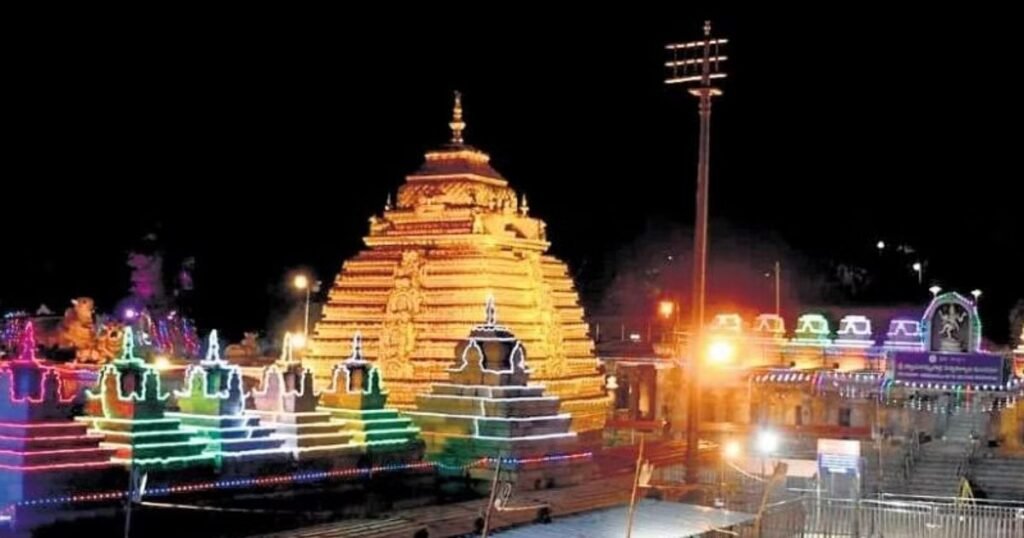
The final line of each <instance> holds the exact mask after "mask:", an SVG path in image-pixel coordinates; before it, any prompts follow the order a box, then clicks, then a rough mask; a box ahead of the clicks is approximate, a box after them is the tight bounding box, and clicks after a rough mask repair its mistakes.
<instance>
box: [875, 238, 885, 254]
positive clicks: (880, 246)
mask: <svg viewBox="0 0 1024 538" xmlns="http://www.w3.org/2000/svg"><path fill="white" fill-rule="evenodd" d="M875 247H876V248H878V253H879V254H881V253H882V251H883V250H885V241H879V242H878V243H876V244H875Z"/></svg>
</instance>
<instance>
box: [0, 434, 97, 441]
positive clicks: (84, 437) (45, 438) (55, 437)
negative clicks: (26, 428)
mask: <svg viewBox="0 0 1024 538" xmlns="http://www.w3.org/2000/svg"><path fill="white" fill-rule="evenodd" d="M102 438H103V436H102V435H89V434H83V435H49V436H41V437H13V436H10V435H0V441H68V440H71V439H77V440H80V441H85V440H90V439H102Z"/></svg>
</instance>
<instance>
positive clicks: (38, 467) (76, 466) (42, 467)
mask: <svg viewBox="0 0 1024 538" xmlns="http://www.w3.org/2000/svg"><path fill="white" fill-rule="evenodd" d="M110 466H113V464H112V463H111V462H109V461H98V462H89V463H55V464H51V465H25V466H22V465H0V469H4V470H7V471H23V472H33V471H56V470H59V469H89V468H92V467H110Z"/></svg>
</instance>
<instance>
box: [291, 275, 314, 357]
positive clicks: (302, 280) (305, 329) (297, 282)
mask: <svg viewBox="0 0 1024 538" xmlns="http://www.w3.org/2000/svg"><path fill="white" fill-rule="evenodd" d="M292 285H293V286H295V289H297V290H299V291H305V292H306V317H305V318H304V319H303V322H302V336H303V345H305V339H306V337H308V336H309V291H310V290H309V288H310V286H309V277H308V276H306V275H303V274H298V275H295V278H294V279H293V280H292Z"/></svg>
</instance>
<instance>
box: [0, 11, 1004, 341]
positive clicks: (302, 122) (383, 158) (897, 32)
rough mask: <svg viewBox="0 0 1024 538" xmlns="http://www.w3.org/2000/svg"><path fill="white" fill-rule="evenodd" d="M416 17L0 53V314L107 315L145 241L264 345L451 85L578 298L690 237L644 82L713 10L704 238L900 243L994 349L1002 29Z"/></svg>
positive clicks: (998, 296)
mask: <svg viewBox="0 0 1024 538" xmlns="http://www.w3.org/2000/svg"><path fill="white" fill-rule="evenodd" d="M307 15H309V16H313V14H307ZM417 15H420V14H409V17H408V20H412V21H414V22H409V23H399V22H395V21H393V20H390V19H377V18H372V17H368V18H367V20H364V17H357V16H355V15H354V14H351V13H350V14H349V16H347V17H345V16H342V15H335V16H332V17H313V19H312V20H303V19H299V18H295V17H280V18H277V17H273V16H271V17H259V18H258V20H257V19H250V18H248V17H242V16H239V17H237V18H232V19H230V20H228V21H225V20H218V21H211V22H209V23H203V24H199V25H196V24H186V25H169V26H170V27H166V28H162V27H161V28H157V27H155V26H154V25H155V24H156V23H155V22H154V21H149V23H147V24H138V25H132V26H131V28H132V30H130V31H126V30H124V29H123V27H117V28H105V29H100V28H97V27H90V28H89V29H87V30H83V29H81V28H79V29H77V30H75V31H65V29H63V28H48V29H46V30H44V31H41V32H39V33H36V34H34V35H33V37H32V38H30V39H26V40H24V41H22V42H20V43H19V46H18V47H17V51H15V53H14V56H15V57H16V58H15V60H14V62H13V64H12V65H11V66H10V68H9V70H8V73H7V76H6V77H5V79H6V84H5V87H6V89H7V91H8V92H11V93H9V94H8V97H7V99H5V101H6V106H5V109H6V110H5V114H4V117H5V122H4V123H5V124H6V130H7V133H8V141H7V148H6V149H7V151H6V152H5V153H6V154H7V158H6V159H5V161H6V162H7V163H8V166H7V173H6V174H5V176H6V181H5V185H6V186H7V187H8V188H7V191H6V193H5V194H4V195H3V196H2V197H0V204H2V205H0V207H2V209H0V211H2V214H3V216H4V218H5V221H6V222H7V226H8V235H7V242H6V243H7V248H6V249H5V252H6V255H5V256H4V258H3V260H4V262H3V263H2V264H0V277H2V278H0V309H4V310H6V309H8V308H12V307H32V308H34V307H35V306H36V305H38V304H39V303H41V302H45V303H47V304H49V305H50V306H51V308H53V309H55V310H62V309H63V308H64V307H65V306H66V304H67V300H68V299H69V298H71V297H73V296H78V295H88V296H92V297H95V298H96V299H97V300H98V303H99V304H98V306H99V308H100V309H104V308H110V307H111V306H112V305H113V303H114V302H115V301H116V300H117V299H119V298H120V297H122V296H123V295H124V294H125V293H126V291H127V287H128V280H127V277H128V268H127V267H126V266H125V263H124V260H125V253H126V251H127V250H128V249H130V248H132V247H133V246H135V245H137V242H138V240H139V238H141V237H142V236H143V235H144V234H146V233H150V232H154V233H156V234H157V236H158V237H159V239H160V242H161V243H162V244H163V245H164V248H165V249H166V250H167V257H168V260H167V261H168V264H169V265H173V263H174V262H175V261H176V260H177V259H178V258H180V257H181V256H184V255H194V256H196V258H197V273H196V285H197V290H196V291H197V294H198V300H199V302H198V304H197V312H196V314H197V316H198V318H199V324H200V327H201V328H202V329H204V330H205V329H209V328H212V327H220V328H222V329H225V330H227V331H228V332H229V334H234V335H237V334H238V333H239V332H240V331H241V330H242V329H244V328H249V327H256V328H264V327H266V326H267V325H268V322H271V321H273V318H274V316H276V315H277V313H278V312H279V311H280V309H281V308H283V307H285V306H287V305H288V304H290V303H289V295H288V290H287V289H286V288H285V286H284V281H285V278H286V275H287V274H288V273H289V271H293V270H295V269H298V268H309V269H311V270H313V271H315V272H316V274H317V275H318V276H319V277H320V278H321V279H322V280H324V282H325V284H326V283H329V282H330V281H331V280H332V279H333V278H334V275H335V273H336V272H337V271H338V269H339V268H340V266H341V262H342V261H343V260H344V259H345V258H347V257H349V256H351V255H353V254H354V253H355V252H356V250H357V249H358V248H359V247H360V245H361V238H362V236H363V235H364V234H365V233H366V231H367V218H368V217H369V216H370V215H371V214H374V213H379V211H380V210H381V208H382V206H383V204H384V200H385V198H386V196H387V194H388V192H389V191H390V192H393V191H394V190H395V189H396V188H397V186H398V185H399V184H400V183H401V182H402V181H403V178H404V176H405V174H407V173H410V172H411V171H413V170H414V169H415V168H416V167H417V165H418V164H419V163H420V161H421V159H422V153H423V151H424V150H426V149H429V148H431V147H434V146H437V145H439V144H441V143H443V142H445V141H446V140H447V137H448V130H447V121H448V117H449V114H450V109H451V92H452V90H454V89H459V90H461V91H462V92H463V93H464V96H465V97H464V105H465V108H466V121H467V122H468V129H467V131H466V139H467V142H468V143H471V144H473V145H475V146H477V147H480V148H482V149H484V150H485V151H488V152H489V153H490V154H491V155H492V157H493V162H494V164H495V167H496V168H497V169H498V170H499V171H501V172H502V173H503V175H505V177H507V178H508V179H509V180H510V182H511V184H512V186H513V187H515V188H516V189H517V190H518V191H519V192H526V193H527V194H528V195H529V197H530V205H531V207H532V213H533V214H534V215H535V216H539V217H541V218H543V219H545V220H546V221H547V222H548V224H549V226H548V234H549V237H550V238H551V240H552V241H553V244H554V247H553V251H554V253H555V254H557V255H558V256H560V257H562V258H564V259H566V260H567V261H568V262H569V263H570V266H571V267H572V268H573V270H574V272H576V274H577V276H578V278H580V279H584V280H587V282H582V283H581V284H582V285H583V286H584V287H587V286H588V282H590V281H595V282H596V281H599V280H601V279H602V278H607V274H606V273H607V271H608V268H607V267H606V266H607V263H606V259H607V258H608V253H609V252H614V251H615V250H616V249H617V248H619V247H620V246H621V245H623V244H625V243H628V242H630V241H633V240H634V239H635V238H636V237H637V235H638V234H640V233H641V232H642V231H643V230H644V229H645V227H646V226H647V223H648V222H649V221H650V220H651V219H652V218H653V219H660V220H667V221H670V222H678V223H682V224H684V225H688V223H691V222H692V220H693V189H694V175H695V171H696V134H697V122H696V104H695V102H694V99H693V98H692V97H690V96H688V95H685V94H683V93H682V92H681V91H680V89H679V88H672V87H666V86H664V85H663V84H662V79H663V76H664V74H665V72H664V69H663V68H662V66H661V63H662V62H663V61H665V60H666V59H667V58H666V54H665V51H664V50H663V45H664V44H665V43H666V42H671V41H684V40H689V39H694V38H696V37H698V36H699V31H700V26H701V21H702V20H703V19H704V18H705V17H707V16H711V17H712V18H713V19H714V21H715V24H716V27H715V34H716V35H724V36H727V37H729V38H730V39H731V40H732V42H731V43H730V45H729V48H728V51H727V53H728V55H729V56H730V60H729V61H728V62H727V65H728V71H729V73H730V77H729V78H728V79H727V80H726V81H725V82H724V84H723V88H724V90H725V92H726V93H725V96H724V97H722V98H720V99H719V100H717V101H716V103H715V110H714V118H713V125H712V133H713V141H712V154H713V161H712V167H711V174H712V178H711V182H712V191H711V212H712V216H713V218H714V219H715V220H716V221H721V222H728V223H729V225H730V226H734V227H738V228H743V229H749V230H756V231H765V230H768V231H772V232H774V233H777V234H778V235H779V236H780V237H782V238H783V239H784V240H785V241H786V243H788V245H789V246H790V247H791V248H792V249H793V250H794V251H796V252H798V253H800V255H802V256H805V257H806V258H807V259H811V260H818V259H828V260H851V261H853V262H856V261H857V260H864V259H866V258H867V257H870V256H871V255H873V254H875V250H874V245H875V243H876V241H878V240H879V239H883V240H885V241H886V242H887V243H889V244H891V245H896V244H908V245H912V246H913V247H914V248H915V249H916V250H917V251H918V256H919V257H920V258H922V259H925V260H926V261H927V263H928V278H929V279H935V280H937V281H938V282H939V283H940V284H941V285H942V286H943V287H944V288H947V289H958V290H961V291H963V292H967V291H969V290H971V289H972V288H981V289H982V290H984V293H985V295H984V296H983V298H982V314H983V317H985V321H986V323H987V326H990V327H991V328H992V329H991V330H993V331H996V334H993V335H990V336H996V337H997V338H998V339H1001V340H1005V338H1006V335H1005V332H1006V331H1007V329H1006V323H1007V322H1006V317H1007V312H1008V310H1009V308H1010V306H1011V305H1012V304H1013V303H1014V302H1015V301H1016V300H1018V299H1020V298H1022V297H1024V286H1022V284H1021V280H1022V279H1021V278H1020V277H1021V275H1022V274H1024V248H1022V247H1024V244H1022V243H1024V240H1022V235H1024V234H1022V233H1021V230H1022V229H1024V225H1022V224H1021V210H1020V208H1021V198H1020V195H1019V193H1018V192H1016V191H1018V190H1019V185H1020V169H1019V161H1018V153H1019V149H1018V148H1017V147H1016V142H1017V139H1018V138H1019V137H1018V136H1016V135H1012V134H1011V133H1015V132H1016V128H1017V126H1018V125H1019V124H1020V121H1021V119H1022V118H1021V116H1022V114H1021V112H1022V110H1021V109H1022V105H1021V102H1022V101H1021V100H1020V99H1019V98H1017V96H1016V95H1015V94H1016V93H1017V92H1016V89H1017V88H1018V83H1017V82H1015V81H1014V80H1013V78H1012V77H1013V75H1015V73H1014V72H1013V70H1012V69H1010V67H1011V66H1014V65H1017V64H1019V62H1018V61H1017V59H1016V58H1015V57H1014V54H1015V48H1014V46H1013V45H1014V44H1011V42H1010V36H1011V35H1013V32H1011V31H1010V30H1011V29H1010V28H1000V27H999V26H1000V25H1003V26H1007V25H1008V24H1009V20H1008V19H1007V18H1003V20H1005V21H1006V22H1002V21H1001V20H999V18H997V17H993V20H989V19H982V20H976V19H975V18H974V16H971V15H969V14H964V13H949V14H947V15H943V16H938V17H931V18H929V17H920V16H911V14H907V15H906V16H903V15H901V16H896V15H894V14H891V13H890V14H885V15H879V14H874V13H861V14H852V13H838V14H819V13H813V12H805V13H802V14H800V15H799V16H796V15H795V14H790V13H771V14H765V13H760V14H758V13H750V14H747V15H743V16H736V15H729V14H722V13H682V12H671V11H664V10H652V11H651V12H648V13H639V12H638V13H621V12H619V11H615V10H609V11H593V12H585V13H581V12H571V13H561V14H560V13H554V12H545V13H544V15H543V16H539V15H537V14H525V13H523V14H516V13H497V14H484V13H479V14H477V13H474V12H472V11H467V12H465V13H462V14H451V13H444V12H438V13H434V14H433V15H434V16H431V17H428V16H426V15H424V16H422V17H420V16H417ZM371 19H372V20H371ZM5 93H6V92H5ZM15 184H19V185H21V186H22V187H23V188H19V189H17V190H16V189H14V188H13V186H14V185H15ZM1015 185H1016V186H1017V189H1015V188H1014V186H1015ZM711 248H712V251H711V256H712V257H714V256H715V251H714V248H715V246H714V243H713V244H712V247H711ZM908 263H909V262H908ZM168 269H169V270H173V266H172V267H168ZM908 271H909V268H908ZM758 277H760V275H754V278H758ZM926 285H927V284H926ZM915 293H922V295H921V297H927V294H926V292H924V291H923V290H915ZM922 301H923V299H922Z"/></svg>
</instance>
